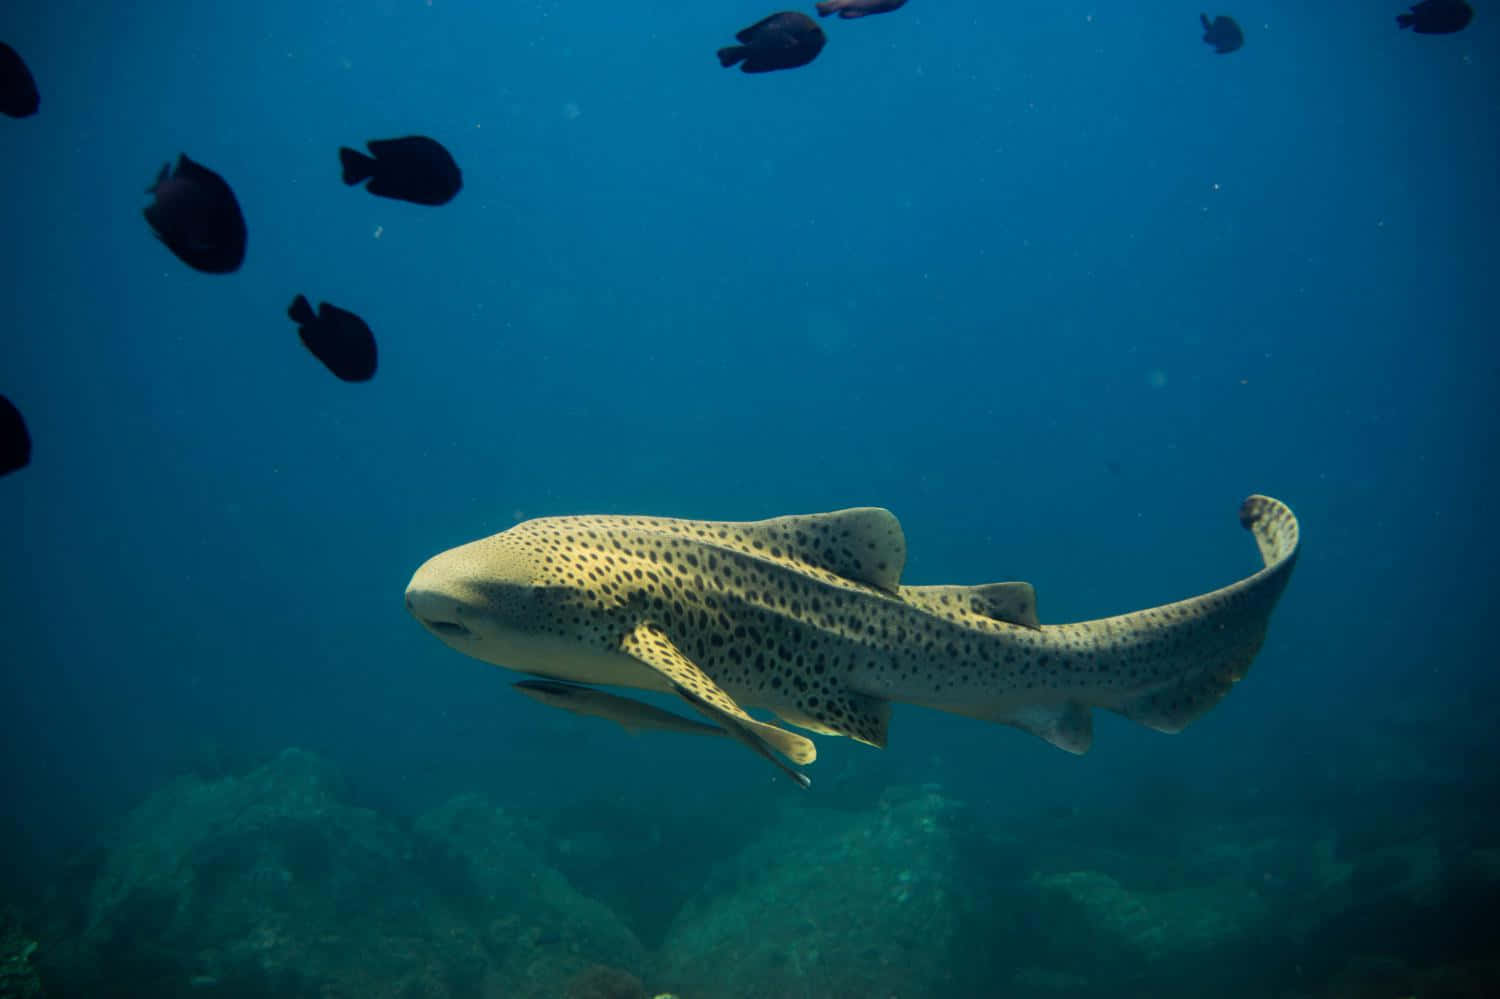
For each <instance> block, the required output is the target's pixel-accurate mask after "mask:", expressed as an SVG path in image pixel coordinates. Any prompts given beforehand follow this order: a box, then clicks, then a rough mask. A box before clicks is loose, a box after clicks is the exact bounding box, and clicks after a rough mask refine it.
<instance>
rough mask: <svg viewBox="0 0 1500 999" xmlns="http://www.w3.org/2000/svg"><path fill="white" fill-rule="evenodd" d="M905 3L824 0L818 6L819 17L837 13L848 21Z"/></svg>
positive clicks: (885, 10) (897, 0) (870, 0)
mask: <svg viewBox="0 0 1500 999" xmlns="http://www.w3.org/2000/svg"><path fill="white" fill-rule="evenodd" d="M905 3H906V0H822V2H821V3H819V4H818V5H817V7H818V16H819V17H827V16H828V15H829V14H837V15H838V16H839V17H841V18H843V19H844V20H846V21H848V20H851V19H853V18H856V17H865V16H867V15H870V14H886V13H889V12H890V11H893V10H895V9H897V8H898V7H901V6H903V5H904V4H905Z"/></svg>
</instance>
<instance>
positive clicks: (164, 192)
mask: <svg viewBox="0 0 1500 999" xmlns="http://www.w3.org/2000/svg"><path fill="white" fill-rule="evenodd" d="M146 193H147V194H154V195H156V200H154V201H152V202H151V204H149V205H147V206H146V221H147V222H149V223H151V228H152V229H153V230H154V231H155V232H156V237H157V238H158V239H160V240H161V241H162V242H163V243H165V244H166V245H167V249H169V250H171V251H172V252H173V253H174V254H176V255H177V259H179V260H181V261H182V262H183V263H185V264H187V265H188V266H189V267H191V268H193V269H194V270H198V271H203V272H205V273H208V274H228V273H230V272H231V271H237V270H239V268H240V264H242V263H244V262H245V235H246V234H245V216H244V215H243V214H241V213H240V203H239V202H238V201H236V200H235V198H234V192H233V191H232V190H230V189H229V185H228V184H226V183H225V182H224V178H223V177H220V176H219V175H218V174H216V173H214V172H213V171H212V170H210V169H209V168H208V167H206V166H203V165H202V164H201V163H194V162H193V161H192V160H190V159H188V158H187V156H186V155H185V154H184V155H182V156H179V157H177V169H176V170H173V169H172V165H171V164H170V163H168V164H167V165H166V166H164V167H162V168H161V173H159V174H157V175H156V183H155V184H152V185H151V186H150V187H148V188H146Z"/></svg>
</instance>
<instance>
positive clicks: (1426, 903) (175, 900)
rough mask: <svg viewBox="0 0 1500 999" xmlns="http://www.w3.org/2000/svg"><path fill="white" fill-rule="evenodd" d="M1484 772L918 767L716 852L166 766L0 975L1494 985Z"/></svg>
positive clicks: (634, 832) (1113, 993)
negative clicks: (1034, 780) (1173, 798)
mask: <svg viewBox="0 0 1500 999" xmlns="http://www.w3.org/2000/svg"><path fill="white" fill-rule="evenodd" d="M1494 790H1495V789H1494V788H1478V787H1468V788H1465V789H1462V790H1460V789H1456V788H1455V789H1452V790H1450V791H1441V792H1434V791H1432V790H1431V789H1430V788H1429V789H1427V790H1426V791H1425V792H1424V794H1425V797H1423V798H1422V799H1421V804H1420V806H1414V805H1413V800H1414V799H1413V796H1412V795H1410V794H1408V795H1401V794H1397V793H1393V792H1391V791H1390V790H1389V789H1388V788H1387V789H1385V790H1372V791H1370V792H1368V793H1369V794H1370V795H1371V796H1372V800H1370V801H1365V802H1358V803H1353V805H1357V809H1356V810H1358V811H1359V812H1360V813H1361V814H1364V815H1366V816H1368V817H1369V821H1368V822H1366V823H1364V824H1362V825H1361V826H1360V827H1359V828H1357V829H1356V828H1352V827H1348V826H1347V825H1341V821H1340V819H1339V816H1340V815H1341V814H1346V813H1347V812H1349V811H1350V810H1351V809H1343V810H1340V809H1332V808H1330V809H1325V810H1323V811H1322V812H1321V813H1320V812H1319V811H1318V810H1317V809H1309V808H1307V807H1306V806H1305V803H1304V804H1301V805H1298V806H1297V807H1295V808H1287V809H1285V810H1284V812H1285V813H1284V814H1277V810H1276V809H1270V808H1261V809H1256V810H1250V811H1240V812H1236V811H1235V810H1233V809H1231V808H1227V807H1226V808H1220V809H1217V810H1215V809H1194V810H1192V815H1191V817H1189V813H1188V811H1187V810H1182V811H1181V812H1180V813H1177V814H1167V815H1164V814H1162V809H1156V810H1154V811H1153V810H1149V809H1142V808H1131V809H1122V810H1120V811H1119V812H1118V813H1117V814H1107V813H1097V812H1096V813H1090V814H1083V813H1080V812H1078V811H1076V810H1072V809H1063V810H1054V811H1052V812H1050V813H1048V814H1043V815H1038V816H1035V817H1033V818H1032V819H1031V820H1029V821H1028V822H1026V823H1014V822H1011V823H1005V824H1003V825H1001V824H998V823H995V822H992V821H984V820H981V819H979V818H977V817H976V816H975V815H974V814H972V812H971V810H970V809H969V808H967V807H966V806H965V805H964V804H963V803H962V802H959V801H955V800H952V799H950V798H949V797H947V796H945V795H944V793H943V792H942V791H941V789H940V788H937V787H935V786H930V785H928V786H923V787H915V788H896V789H891V790H888V791H886V792H885V793H884V794H883V795H882V796H880V798H879V800H878V803H876V804H874V805H873V806H872V807H866V808H864V809H862V810H858V811H847V810H836V809H832V808H828V807H826V806H821V805H820V804H819V802H818V800H817V799H816V798H813V797H810V796H796V800H794V801H789V802H788V804H787V805H786V807H785V808H784V809H783V810H782V811H781V812H780V813H778V814H776V815H774V816H771V817H769V818H767V819H766V820H765V821H764V822H763V823H761V824H760V825H758V826H757V827H755V828H754V829H753V830H751V831H750V832H748V833H745V834H743V835H742V836H741V837H740V839H739V840H738V841H737V849H736V850H734V851H733V852H732V853H730V854H728V855H727V856H728V859H724V858H725V856H726V855H725V854H724V853H722V852H721V853H720V854H719V859H718V860H717V861H716V862H714V863H712V864H711V865H708V866H707V867H706V868H705V867H703V866H700V865H698V864H696V863H695V862H693V861H692V860H691V859H689V857H688V856H687V853H686V851H685V849H684V848H683V847H682V845H680V844H676V843H674V842H673V840H672V837H673V836H674V835H677V834H679V833H680V834H681V835H682V836H684V837H691V836H694V835H695V831H694V830H671V829H669V830H667V831H666V832H663V831H662V830H661V829H659V828H653V829H651V830H649V831H647V832H642V831H641V830H639V829H630V835H612V834H611V832H610V829H611V823H610V822H605V821H601V820H600V816H598V815H597V814H595V815H593V816H592V819H593V825H592V826H590V825H589V824H588V823H586V822H582V821H577V820H578V819H579V817H578V816H574V817H573V819H574V820H575V821H573V822H572V825H571V826H570V827H569V828H570V830H571V831H570V832H569V833H568V834H567V835H563V834H561V833H560V832H559V828H560V823H563V822H565V821H567V819H566V817H563V818H560V817H559V816H557V815H553V816H543V815H527V814H521V813H516V812H512V811H509V810H507V809H505V808H501V807H498V806H497V805H496V804H494V803H493V802H491V801H490V800H488V799H486V798H485V797H483V796H480V795H462V796H459V797H456V798H453V799H452V800H450V801H448V802H446V803H445V804H443V805H441V806H440V807H438V808H436V809H434V810H432V811H429V812H427V813H426V814H423V815H420V816H418V817H415V818H414V819H412V818H405V817H396V816H391V815H386V814H382V813H379V812H377V811H374V810H372V809H370V808H366V807H361V805H359V804H357V803H356V802H355V801H354V799H353V797H352V796H351V795H350V793H349V791H348V789H347V787H346V785H345V782H344V780H343V779H342V778H341V777H340V775H339V773H338V772H337V771H336V770H335V769H334V768H333V767H332V766H330V765H329V764H327V763H325V762H324V761H322V760H320V759H319V758H317V757H315V756H313V755H311V754H308V753H305V752H301V751H298V750H288V751H286V752H284V753H282V754H280V755H279V756H278V757H276V758H275V759H273V760H271V761H269V762H268V763H266V764H264V765H262V766H260V767H258V768H256V769H253V770H251V771H250V772H248V773H244V774H241V775H238V776H223V777H219V778H216V779H203V778H199V777H185V778H181V779H179V780H177V781H175V782H173V783H171V784H169V785H167V786H165V787H163V788H161V789H159V790H158V791H157V792H156V793H154V794H152V795H151V796H150V797H149V798H148V799H147V800H146V801H145V802H143V803H142V804H140V805H139V806H138V807H137V808H136V809H135V810H134V811H133V812H131V813H130V814H129V815H128V816H127V817H125V818H124V820H123V821H122V823H121V824H120V826H119V828H118V829H117V830H115V831H114V832H113V834H112V835H111V836H110V838H109V841H108V843H107V844H106V845H104V846H102V847H101V848H100V849H99V850H97V851H94V852H93V853H91V854H89V855H88V856H86V857H84V858H81V859H77V860H75V861H74V862H73V863H72V864H71V865H70V866H69V867H68V868H67V870H66V871H64V872H63V873H61V874H59V875H58V876H57V877H55V878H54V879H53V882H54V887H52V888H51V889H50V890H49V891H47V892H46V893H44V894H43V895H42V896H41V897H39V898H30V899H28V900H26V901H25V902H24V903H21V904H19V905H16V906H11V907H10V908H9V909H7V910H6V911H5V912H4V914H3V918H0V997H22V996H24V997H34V996H42V995H46V996H52V997H82V996H87V997H95V996H116V995H118V996H153V997H163V999H170V997H188V996H191V997H194V999H214V997H250V996H278V997H318V999H340V997H349V999H354V997H369V999H382V997H390V999H441V997H468V996H473V997H485V999H498V997H506V999H532V997H535V999H542V997H546V999H642V997H649V996H657V995H661V994H663V993H669V994H672V995H675V996H678V997H680V999H751V997H808V999H870V997H881V999H886V997H896V999H919V997H929V996H931V997H939V996H941V997H952V996H996V997H1018V999H1043V997H1046V999H1085V997H1096V996H1097V997H1104V996H1109V997H1118V996H1123V995H1139V996H1152V997H1171V996H1204V995H1216V996H1286V997H1288V999H1297V997H1307V999H1314V997H1329V999H1345V997H1347V999H1364V997H1368V999H1398V997H1405V996H1422V997H1425V999H1442V997H1479V996H1487V995H1494V994H1500V993H1497V992H1496V991H1495V990H1494V988H1493V983H1496V982H1500V959H1496V958H1495V957H1494V956H1493V955H1496V954H1500V947H1497V946H1496V940H1495V937H1496V935H1497V931H1496V930H1495V929H1494V928H1493V927H1494V925H1497V924H1496V921H1495V919H1494V913H1495V912H1496V911H1500V908H1497V907H1496V902H1497V900H1500V827H1497V826H1496V824H1495V822H1494V819H1495V817H1496V812H1497V807H1496V797H1495V794H1494ZM789 797H790V796H789ZM1383 802H1384V804H1383ZM1345 804H1350V803H1345ZM632 821H635V822H638V817H632V816H629V815H620V816H616V817H614V819H613V827H614V828H615V829H616V830H625V829H629V828H630V827H629V826H627V825H626V824H627V823H630V822H632ZM642 851H649V852H651V855H650V856H645V855H643V853H642ZM674 857H677V858H681V862H680V863H675V864H674V863H673V862H672V858H674ZM648 867H649V868H652V869H653V871H654V872H655V873H654V874H653V876H652V878H651V879H650V881H649V883H650V884H652V885H654V886H655V888H654V890H652V891H642V890H640V888H639V885H640V884H641V883H642V879H641V878H640V874H641V870H642V869H643V868H648ZM632 875H633V876H634V878H635V880H633V881H632V880H631V877H632Z"/></svg>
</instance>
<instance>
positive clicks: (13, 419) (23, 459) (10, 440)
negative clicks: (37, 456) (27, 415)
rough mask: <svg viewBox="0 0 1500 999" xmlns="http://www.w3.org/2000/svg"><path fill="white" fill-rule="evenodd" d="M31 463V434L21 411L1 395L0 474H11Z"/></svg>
mask: <svg viewBox="0 0 1500 999" xmlns="http://www.w3.org/2000/svg"><path fill="white" fill-rule="evenodd" d="M30 463H31V435H30V434H28V433H27V432H26V421H25V420H23V419H21V411H20V410H19V409H17V408H16V407H15V405H14V404H13V403H12V402H11V401H10V400H9V399H7V398H5V396H3V395H0V475H9V474H10V473H11V472H14V471H15V470H16V469H18V468H25V467H26V466H27V465H29V464H30Z"/></svg>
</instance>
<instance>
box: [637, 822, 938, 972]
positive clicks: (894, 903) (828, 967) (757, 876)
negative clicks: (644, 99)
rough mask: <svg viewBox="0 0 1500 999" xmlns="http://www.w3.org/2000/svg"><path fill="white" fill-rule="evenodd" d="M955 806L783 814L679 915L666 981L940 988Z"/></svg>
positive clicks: (667, 949) (667, 948) (667, 950)
mask: <svg viewBox="0 0 1500 999" xmlns="http://www.w3.org/2000/svg"><path fill="white" fill-rule="evenodd" d="M955 812H956V810H955V808H954V806H953V805H952V804H951V803H950V802H948V801H947V800H946V799H944V798H943V797H941V796H940V795H939V794H937V793H935V792H920V793H915V794H895V795H892V796H890V797H888V798H887V799H886V800H885V801H884V802H882V805H881V807H880V808H879V809H877V810H875V811H874V812H872V813H864V814H860V815H857V816H852V817H851V816H846V815H843V814H840V813H835V812H825V811H817V810H812V809H808V810H797V811H795V812H790V813H788V814H787V815H786V816H784V817H783V819H782V821H781V822H780V823H779V824H778V825H777V826H776V827H774V828H773V829H772V830H771V831H770V832H768V833H767V834H766V835H765V836H764V837H762V838H761V839H760V840H759V841H758V842H757V843H756V844H755V845H753V846H751V847H749V848H748V849H746V850H744V851H743V852H741V853H740V854H739V855H738V856H737V857H736V858H735V859H734V860H732V861H731V862H730V863H729V864H728V865H727V866H725V867H724V868H723V869H721V870H719V871H718V872H716V874H715V877H714V878H713V879H712V881H711V882H710V883H709V884H708V885H707V886H706V887H705V890H704V892H703V893H702V894H701V895H700V896H699V897H698V898H697V899H695V900H693V901H692V902H691V903H690V904H689V905H688V906H687V907H686V908H685V909H684V910H683V912H682V913H681V914H680V915H679V916H678V918H677V920H676V922H675V923H674V924H673V926H672V928H671V930H670V931H669V933H668V935H667V940H666V943H665V945H664V947H663V954H662V963H663V967H662V977H663V981H664V982H666V983H668V984H670V985H672V986H673V987H674V989H675V991H676V992H678V993H679V994H681V995H684V996H691V997H693V999H741V997H744V999H750V997H763V996H780V997H788V999H790V997H801V996H807V997H813V996H817V997H820V999H840V997H851V999H852V997H869V996H892V995H898V996H918V995H942V994H945V989H946V983H948V982H949V981H950V980H951V964H952V963H953V962H954V961H955V960H956V959H957V955H956V954H955V953H954V946H955V941H956V939H957V931H958V918H959V917H958V911H957V907H956V906H955V904H954V899H955V895H956V894H957V892H958V890H959V886H958V883H957V882H958V879H959V877H960V872H959V869H958V865H957V853H958V850H957V846H956V843H955V830H954V819H955Z"/></svg>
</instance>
